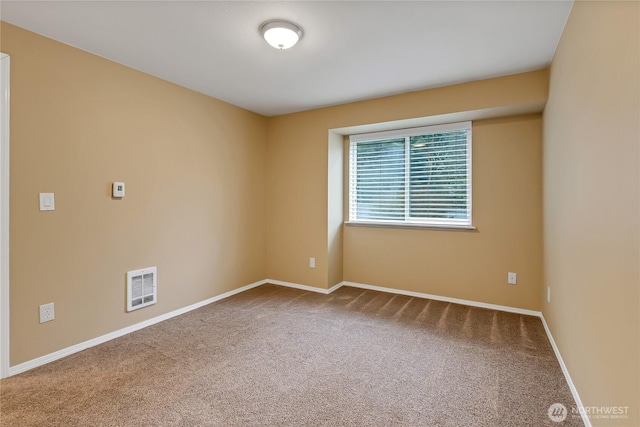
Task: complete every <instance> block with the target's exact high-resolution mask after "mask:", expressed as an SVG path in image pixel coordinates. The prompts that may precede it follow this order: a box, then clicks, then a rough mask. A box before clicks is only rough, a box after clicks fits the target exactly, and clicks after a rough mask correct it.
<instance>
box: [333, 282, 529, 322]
mask: <svg viewBox="0 0 640 427" xmlns="http://www.w3.org/2000/svg"><path fill="white" fill-rule="evenodd" d="M342 284H343V285H344V286H350V287H352V288H362V289H370V290H372V291H379V292H387V293H391V294H398V295H406V296H409V297H416V298H426V299H432V300H436V301H444V302H451V303H455V304H462V305H468V306H471V307H480V308H488V309H491V310H497V311H506V312H509V313H517V314H525V315H528V316H536V317H540V316H541V313H540V312H539V311H534V310H526V309H524V308H516V307H509V306H506V305H497V304H488V303H486V302H478V301H470V300H466V299H459V298H449V297H443V296H440V295H432V294H423V293H422V292H413V291H404V290H401V289H393V288H384V287H382V286H373V285H367V284H364V283H355V282H342Z"/></svg>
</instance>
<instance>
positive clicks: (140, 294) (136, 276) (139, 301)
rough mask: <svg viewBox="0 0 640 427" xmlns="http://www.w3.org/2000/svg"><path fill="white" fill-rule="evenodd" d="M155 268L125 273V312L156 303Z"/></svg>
mask: <svg viewBox="0 0 640 427" xmlns="http://www.w3.org/2000/svg"><path fill="white" fill-rule="evenodd" d="M157 277H158V269H157V267H149V268H143V269H142V270H133V271H129V272H127V311H133V310H137V309H139V308H142V307H146V306H148V305H152V304H155V303H156V302H157V301H158V294H157V290H156V289H157Z"/></svg>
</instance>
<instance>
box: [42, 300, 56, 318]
mask: <svg viewBox="0 0 640 427" xmlns="http://www.w3.org/2000/svg"><path fill="white" fill-rule="evenodd" d="M55 318H56V315H55V312H54V311H53V303H52V302H50V303H49V304H43V305H41V306H40V323H44V322H50V321H52V320H53V319H55Z"/></svg>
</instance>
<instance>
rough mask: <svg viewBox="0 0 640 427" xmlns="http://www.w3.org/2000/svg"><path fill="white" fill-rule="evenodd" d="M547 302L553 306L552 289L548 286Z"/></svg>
mask: <svg viewBox="0 0 640 427" xmlns="http://www.w3.org/2000/svg"><path fill="white" fill-rule="evenodd" d="M547 302H548V303H549V304H551V287H550V286H547Z"/></svg>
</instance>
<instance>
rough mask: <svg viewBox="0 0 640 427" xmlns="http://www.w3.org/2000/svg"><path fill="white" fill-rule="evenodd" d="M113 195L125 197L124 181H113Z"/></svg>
mask: <svg viewBox="0 0 640 427" xmlns="http://www.w3.org/2000/svg"><path fill="white" fill-rule="evenodd" d="M113 197H124V182H114V183H113Z"/></svg>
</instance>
